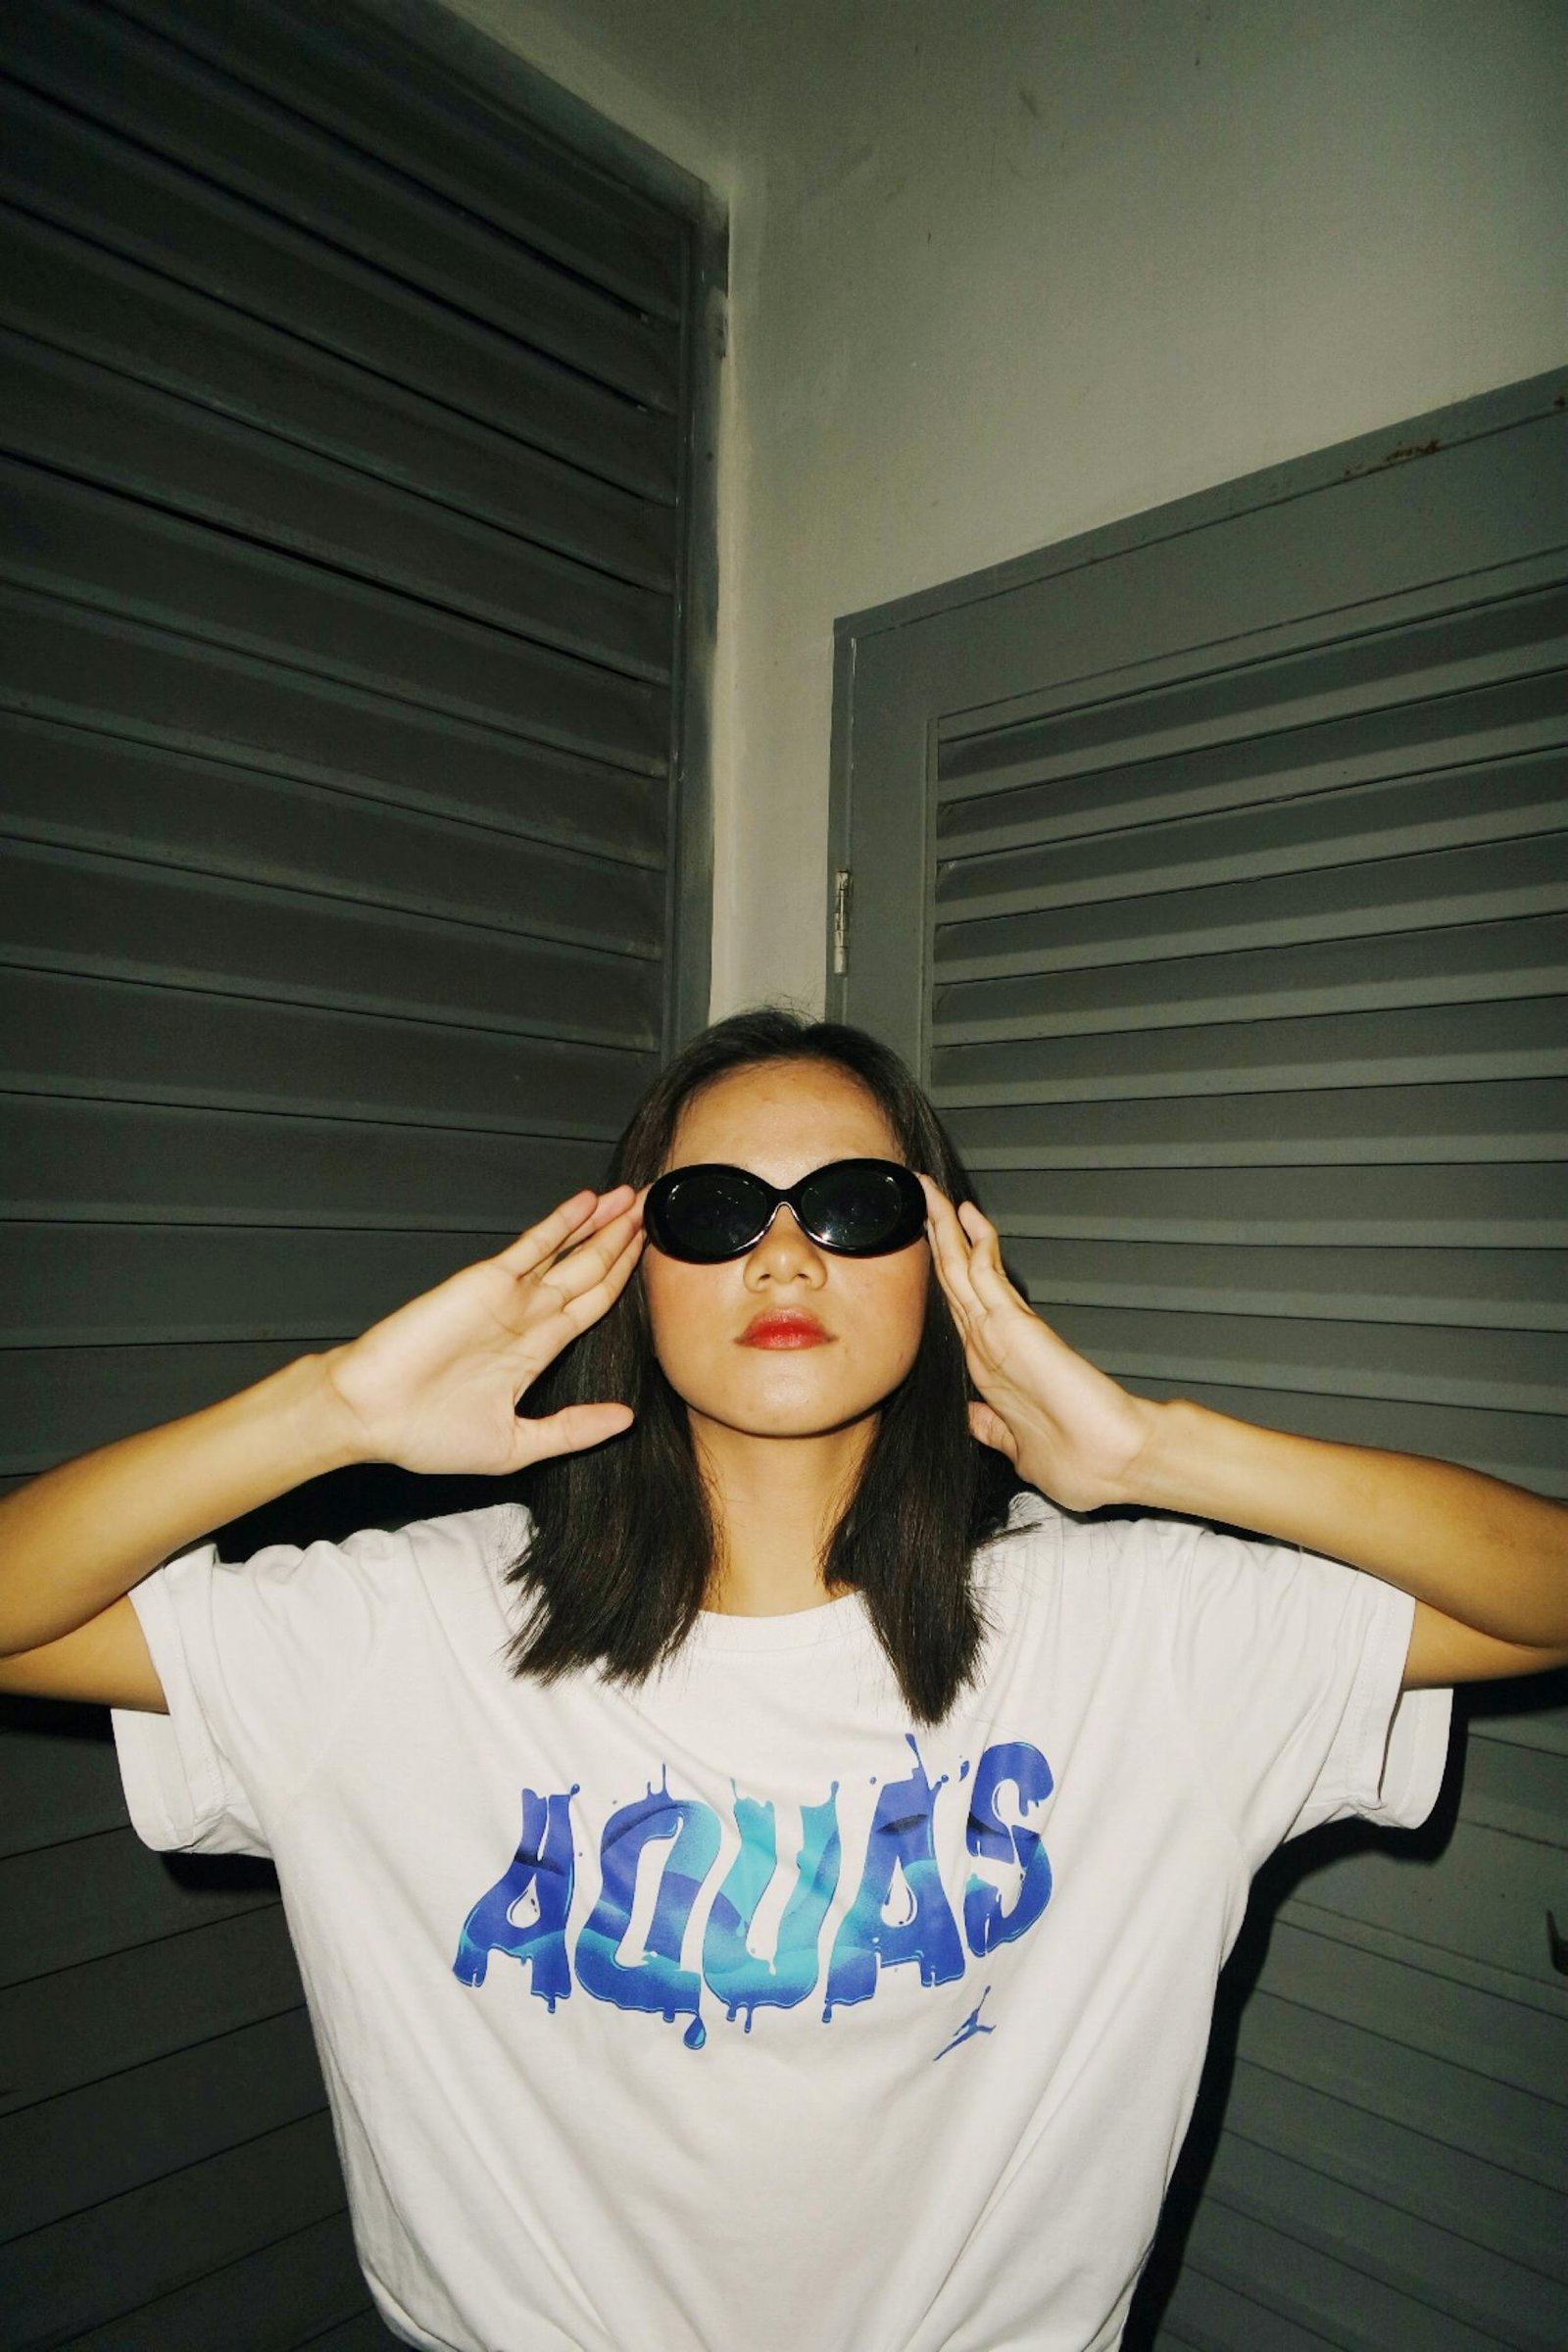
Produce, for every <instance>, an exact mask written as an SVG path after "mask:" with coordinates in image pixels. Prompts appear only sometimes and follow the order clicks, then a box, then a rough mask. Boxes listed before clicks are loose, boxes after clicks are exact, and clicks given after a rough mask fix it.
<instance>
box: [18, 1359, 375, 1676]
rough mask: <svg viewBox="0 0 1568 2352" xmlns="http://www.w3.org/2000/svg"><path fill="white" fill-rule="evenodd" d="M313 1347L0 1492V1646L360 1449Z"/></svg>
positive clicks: (72, 1623) (55, 1634) (126, 1584)
mask: <svg viewBox="0 0 1568 2352" xmlns="http://www.w3.org/2000/svg"><path fill="white" fill-rule="evenodd" d="M324 1361H325V1359H324V1357H323V1356H320V1355H304V1356H300V1357H298V1358H296V1360H295V1361H294V1362H293V1363H289V1364H285V1365H283V1367H282V1368H281V1370H279V1371H277V1372H273V1373H270V1374H269V1375H268V1377H267V1378H266V1379H265V1380H260V1381H257V1382H256V1383H255V1385H254V1386H253V1387H251V1388H248V1389H241V1390H240V1391H239V1392H238V1393H237V1395H235V1396H232V1397H223V1398H221V1400H220V1401H219V1402H218V1403H217V1404H211V1405H206V1406H204V1407H203V1408H202V1410H201V1411H200V1412H195V1413H187V1414H185V1415H184V1416H183V1417H182V1418H181V1419H179V1420H177V1421H166V1422H162V1423H160V1424H159V1426H158V1427H157V1428H154V1429H145V1430H140V1431H138V1432H137V1433H136V1435H135V1436H133V1437H128V1438H121V1439H118V1440H117V1441H116V1442H115V1443H114V1444H113V1445H109V1446H98V1447H96V1448H95V1449H94V1450H93V1451H92V1452H91V1453H83V1454H77V1455H76V1456H75V1457H74V1458H73V1460H71V1461H69V1462H61V1463H60V1464H58V1466H57V1467H56V1468H54V1469H53V1470H46V1471H44V1472H43V1473H42V1474H41V1475H40V1476H39V1477H37V1478H34V1479H30V1480H29V1481H28V1482H27V1484H26V1485H25V1486H23V1487H19V1488H17V1489H16V1491H15V1492H14V1493H13V1494H10V1495H5V1496H4V1497H0V1655H7V1656H9V1655H12V1654H14V1653H15V1652H17V1651H20V1650H27V1649H33V1648H36V1647H37V1646H38V1645H39V1644H40V1643H43V1642H54V1641H57V1640H58V1639H59V1638H60V1636H61V1635H63V1634H69V1633H72V1632H73V1631H74V1630H75V1628H76V1627H77V1626H80V1625H85V1624H86V1623H87V1622H88V1620H89V1619H90V1618H93V1617H96V1616H97V1615H98V1613H99V1611H100V1610H102V1609H106V1608H108V1607H109V1605H110V1603H111V1602H112V1601H115V1600H118V1599H119V1598H120V1596H121V1594H122V1593H128V1592H129V1591H130V1588H131V1587H132V1585H135V1584H139V1583H140V1581H141V1579H142V1578H143V1577H144V1576H145V1575H147V1574H148V1572H149V1571H150V1570H151V1569H153V1568H156V1567H157V1566H158V1564H159V1562H160V1561H162V1560H166V1559H168V1558H169V1557H170V1555H171V1554H172V1552H176V1551H178V1550H180V1549H181V1548H182V1546H184V1545H185V1544H190V1543H193V1542H195V1541H196V1540H197V1539H198V1538H199V1537H201V1536H204V1535H206V1534H208V1533H209V1532H210V1531H211V1530H212V1529H213V1528H216V1527H221V1526H223V1525H224V1524H225V1523H226V1522H227V1521H228V1520H230V1519H236V1518H238V1517H239V1516H240V1514H241V1513H242V1512H244V1511H249V1510H254V1509H255V1508H256V1507H257V1505H258V1504H260V1503H263V1502H269V1501H270V1500H271V1498H272V1496H273V1495H282V1494H286V1493H287V1491H288V1490H289V1489H290V1488H291V1487H297V1486H300V1485H302V1484H303V1483H304V1481H305V1480H306V1479H309V1478H317V1477H319V1476H320V1475H321V1474H322V1473H323V1472H325V1471H328V1470H336V1469H341V1468H343V1467H344V1466H346V1465H347V1464H348V1463H350V1462H352V1461H355V1460H358V1459H361V1458H363V1457H362V1455H361V1454H360V1453H359V1452H358V1451H357V1450H356V1449H355V1446H354V1443H353V1434H352V1425H351V1423H350V1421H349V1418H348V1416H346V1415H345V1414H344V1412H343V1409H342V1406H341V1403H340V1401H339V1400H338V1399H337V1398H336V1397H335V1396H334V1394H333V1392H332V1390H331V1388H330V1386H329V1384H328V1383H327V1382H326V1381H325V1380H324V1378H323V1372H322V1367H323V1364H324Z"/></svg>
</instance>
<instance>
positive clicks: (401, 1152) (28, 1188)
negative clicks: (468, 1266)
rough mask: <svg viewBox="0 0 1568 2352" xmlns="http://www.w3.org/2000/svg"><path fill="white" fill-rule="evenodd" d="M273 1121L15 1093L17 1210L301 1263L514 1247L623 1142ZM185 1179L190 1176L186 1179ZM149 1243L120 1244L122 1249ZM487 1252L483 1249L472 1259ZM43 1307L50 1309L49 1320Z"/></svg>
mask: <svg viewBox="0 0 1568 2352" xmlns="http://www.w3.org/2000/svg"><path fill="white" fill-rule="evenodd" d="M526 1115H527V1106H526V1105H523V1106H522V1107H521V1110H520V1112H519V1124H518V1125H516V1126H515V1127H513V1128H510V1129H509V1128H507V1127H506V1126H504V1125H501V1124H499V1123H497V1124H496V1125H494V1126H492V1127H490V1128H488V1129H473V1128H461V1127H458V1126H456V1125H453V1124H443V1125H441V1126H438V1127H431V1126H427V1125H419V1126H418V1127H417V1129H416V1130H415V1131H414V1133H413V1134H412V1135H411V1132H410V1129H409V1127H408V1126H406V1125H394V1124H390V1123H386V1124H378V1123H376V1122H374V1121H371V1120H352V1121H351V1120H347V1119H342V1118H336V1117H334V1116H332V1115H331V1114H330V1113H324V1114H323V1115H321V1116H319V1117H316V1116H310V1115H303V1116H302V1115H294V1116H287V1115H281V1114H279V1115H275V1116H271V1115H268V1114H266V1113H262V1112H254V1111H232V1110H222V1109H220V1108H219V1107H217V1106H216V1105H214V1104H197V1105H193V1106H191V1107H188V1108H179V1107H175V1106H168V1105H162V1104H157V1103H116V1102H113V1101H97V1102H94V1101H91V1100H73V1099H72V1098H71V1097H70V1096H68V1095H54V1096H51V1095H47V1094H39V1095H12V1096H10V1097H9V1098H8V1099H7V1101H6V1104H5V1118H6V1143H7V1150H6V1154H5V1161H4V1172H3V1179H0V1181H3V1183H4V1188H5V1193H6V1195H7V1208H8V1212H9V1213H10V1214H11V1215H12V1216H13V1217H16V1218H19V1219H24V1220H27V1221H29V1222H32V1221H37V1220H44V1221H49V1220H57V1221H60V1222H62V1223H67V1224H75V1223H80V1222H83V1221H85V1222H107V1221H114V1222H116V1223H118V1224H120V1225H121V1226H122V1227H125V1226H127V1225H129V1226H147V1225H152V1226H158V1225H172V1226H174V1227H176V1228H179V1229H180V1230H182V1231H183V1233H184V1234H185V1241H186V1246H187V1247H191V1246H194V1244H193V1239H192V1229H193V1228H195V1227H199V1226H216V1227H220V1228H221V1227H224V1226H235V1225H237V1226H244V1227H246V1228H247V1229H252V1230H254V1229H255V1228H258V1227H275V1228H277V1229H279V1230H280V1231H281V1232H282V1233H284V1234H293V1235H295V1236H297V1237H298V1241H299V1245H300V1248H301V1249H302V1250H305V1251H307V1252H309V1251H310V1250H312V1249H313V1248H314V1247H315V1245H314V1243H313V1242H312V1241H311V1239H310V1237H311V1236H312V1235H313V1234H315V1233H318V1232H326V1233H330V1234H340V1233H342V1232H343V1231H344V1230H345V1229H348V1230H350V1231H353V1232H357V1233H375V1232H384V1233H419V1232H423V1231H429V1232H439V1233H450V1234H472V1235H475V1236H478V1235H483V1234H487V1233H493V1232H496V1231H502V1230H505V1229H506V1228H507V1227H508V1226H509V1225H510V1226H511V1228H512V1231H513V1233H514V1234H515V1233H519V1232H521V1231H522V1230H523V1228H524V1227H525V1226H527V1225H531V1224H535V1223H537V1221H538V1220H539V1218H540V1217H542V1216H544V1215H545V1214H546V1212H547V1211H548V1210H550V1209H552V1208H554V1207H555V1205H556V1203H557V1202H558V1201H564V1200H566V1199H567V1198H568V1197H569V1195H571V1194H572V1193H574V1192H578V1191H580V1190H581V1188H582V1187H583V1186H584V1185H597V1183H598V1181H599V1178H600V1176H601V1174H602V1172H603V1166H604V1161H605V1158H606V1156H607V1147H608V1144H609V1142H610V1140H611V1137H612V1130H611V1128H610V1125H609V1122H608V1121H607V1122H606V1124H605V1128H604V1130H603V1133H602V1136H601V1137H599V1138H584V1139H580V1140H574V1139H570V1138H563V1137H558V1136H550V1135H540V1134H538V1133H536V1132H535V1131H533V1130H532V1129H530V1128H529V1127H528V1125H527V1124H526ZM171 1170H175V1171H177V1174H176V1175H174V1176H173V1177H172V1176H171ZM139 1246H140V1245H139V1243H138V1241H137V1240H136V1237H135V1236H134V1234H132V1233H128V1232H122V1236H121V1248H122V1250H123V1251H125V1252H127V1253H130V1252H134V1251H135V1250H137V1249H138V1248H139ZM474 1254H477V1251H475V1252H474ZM42 1311H43V1307H42V1302H40V1313H42Z"/></svg>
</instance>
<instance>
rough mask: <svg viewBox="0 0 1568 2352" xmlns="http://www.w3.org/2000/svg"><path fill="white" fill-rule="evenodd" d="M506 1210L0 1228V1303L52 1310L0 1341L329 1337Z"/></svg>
mask: <svg viewBox="0 0 1568 2352" xmlns="http://www.w3.org/2000/svg"><path fill="white" fill-rule="evenodd" d="M570 1189H571V1188H570V1187H569V1186H567V1187H563V1189H562V1192H561V1193H559V1194H558V1195H557V1196H556V1199H558V1200H559V1199H562V1198H564V1196H565V1193H566V1192H568V1191H569V1190H570ZM555 1204H556V1203H555V1201H554V1200H552V1201H546V1202H542V1203H541V1204H540V1207H539V1210H538V1212H537V1213H538V1214H540V1215H542V1214H543V1213H544V1211H545V1210H546V1209H547V1208H553V1207H554V1206H555ZM512 1205H513V1206H514V1209H515V1215H514V1217H513V1218H510V1219H509V1220H508V1221H507V1222H506V1223H505V1224H502V1223H501V1222H500V1221H499V1220H498V1221H497V1222H496V1223H495V1224H494V1225H493V1226H492V1227H491V1229H490V1230H489V1231H488V1232H479V1233H453V1232H452V1231H451V1230H450V1229H441V1230H431V1231H430V1232H428V1233H409V1232H406V1231H404V1232H396V1231H394V1232H383V1233H359V1232H356V1231H355V1230H354V1229H353V1228H352V1227H351V1226H349V1225H348V1224H347V1223H346V1222H345V1223H344V1224H343V1225H341V1226H338V1227H335V1228H321V1229H319V1230H317V1231H315V1232H309V1233H300V1232H293V1231H290V1230H289V1229H288V1228H286V1227H276V1226H274V1227H266V1226H263V1227H261V1228H259V1229H254V1228H249V1227H243V1226H241V1227H236V1226H217V1227H213V1226H205V1227H204V1226H196V1227H190V1226H180V1225H176V1224H173V1223H172V1222H170V1223H167V1224H162V1225H147V1226H140V1227H137V1228H134V1229H133V1230H132V1231H130V1232H128V1233H127V1232H126V1231H125V1229H124V1228H123V1226H117V1225H113V1224H102V1225H86V1224H74V1223H73V1224H67V1223H61V1224H58V1225H46V1224H38V1225H27V1226H18V1227H16V1228H14V1229H13V1230H12V1231H10V1232H9V1233H4V1234H0V1297H5V1298H8V1299H22V1298H36V1299H43V1300H44V1301H46V1305H45V1307H44V1308H43V1309H42V1310H40V1311H39V1313H38V1314H36V1315H35V1316H34V1317H33V1318H32V1319H31V1321H30V1322H29V1323H28V1325H27V1326H26V1327H25V1330H19V1331H16V1332H7V1331H5V1330H4V1329H0V1346H13V1347H14V1346H17V1345H18V1344H19V1343H24V1342H25V1345H26V1346H28V1347H29V1348H80V1347H101V1346H118V1345H127V1346H136V1347H144V1348H145V1347H154V1346H158V1347H189V1346H201V1345H206V1344H208V1343H211V1342H214V1341H228V1342H234V1343H240V1342H243V1341H245V1340H247V1339H250V1338H252V1337H253V1336H255V1335H256V1334H257V1333H263V1334H265V1335H267V1336H268V1337H274V1336H275V1337H280V1338H284V1339H290V1340H293V1341H295V1342H297V1343H298V1344H299V1345H300V1346H301V1347H304V1346H309V1345H311V1344H313V1343H314V1342H316V1341H317V1340H326V1341H331V1340H334V1339H337V1338H340V1337H341V1336H342V1335H343V1334H344V1333H345V1332H349V1333H352V1332H357V1331H364V1330H366V1329H367V1328H368V1325H370V1324H371V1323H376V1322H379V1321H380V1319H381V1317H382V1316H383V1315H389V1314H391V1313H392V1311H393V1309H394V1308H395V1307H399V1306H401V1305H402V1304H403V1302H404V1300H405V1299H413V1298H416V1297H417V1296H418V1295H419V1293H420V1292H422V1291H427V1290H432V1289H433V1288H434V1287H435V1285H436V1284H437V1283H438V1282H445V1280H446V1279H447V1277H448V1275H450V1274H456V1273H457V1272H458V1270H459V1268H460V1267H462V1266H466V1265H468V1264H470V1263H471V1262H472V1261H473V1259H475V1258H477V1257H481V1256H490V1255H493V1254H494V1252H495V1251H496V1250H502V1249H504V1248H505V1247H506V1245H507V1244H508V1243H509V1242H511V1241H515V1238H516V1236H517V1233H518V1232H519V1231H520V1230H521V1228H522V1226H523V1225H524V1224H525V1223H526V1222H528V1221H529V1220H528V1211H527V1208H526V1207H525V1206H523V1205H522V1204H521V1203H520V1202H518V1201H514V1203H513V1204H512ZM11 1282H14V1283H15V1284H16V1285H17V1286H18V1287H14V1288H13V1287H7V1286H8V1284H9V1283H11ZM24 1285H25V1286H27V1287H25V1288H24V1287H21V1286H24ZM34 1285H35V1286H36V1288H34V1287H32V1286H34ZM175 1301H178V1303H177V1304H175V1303H174V1302H175ZM99 1826H101V1825H99Z"/></svg>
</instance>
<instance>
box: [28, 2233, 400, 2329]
mask: <svg viewBox="0 0 1568 2352" xmlns="http://www.w3.org/2000/svg"><path fill="white" fill-rule="evenodd" d="M365 2297H366V2287H365V2278H364V2274H363V2272H362V2271H361V2269H360V2265H359V2261H358V2258H357V2257H356V2254H355V2251H354V2239H353V2235H352V2233H351V2231H350V2229H349V2219H348V2215H347V2214H346V2213H342V2212H336V2213H331V2214H328V2215H327V2216H326V2218H325V2219H324V2220H322V2221H319V2222H313V2223H311V2224H309V2225H308V2226H307V2227H306V2228H305V2229H291V2230H288V2231H287V2232H285V2234H284V2235H283V2236H281V2237H279V2238H277V2239H275V2240H274V2241H273V2242H272V2243H271V2244H270V2245H265V2246H263V2247H262V2248H261V2249H260V2250H259V2251H258V2252H257V2253H254V2254H247V2255H242V2256H241V2257H240V2258H239V2259H238V2260H237V2261H234V2262H230V2263H226V2264H225V2265H224V2266H223V2267H222V2269H221V2270H220V2271H218V2272H216V2273H215V2274H214V2275H213V2276H212V2277H210V2278H198V2279H196V2280H195V2281H194V2282H193V2283H192V2284H191V2285H189V2286H184V2287H178V2288H175V2289H174V2290H173V2291H172V2292H171V2293H169V2294H165V2295H159V2296H157V2297H155V2298H154V2300H152V2301H151V2302H148V2303H144V2304H141V2305H140V2306H139V2307H138V2308H137V2309H136V2310H134V2311H123V2312H118V2313H117V2314H116V2316H115V2317H114V2318H113V2319H112V2320H110V2321H107V2322H106V2323H105V2325H104V2326H103V2327H94V2328H93V2329H91V2330H90V2332H89V2333H88V2334H86V2335H76V2336H73V2337H72V2338H71V2340H70V2342H69V2343H67V2344H62V2345H61V2346H60V2348H59V2352H213V2346H214V2345H215V2344H221V2345H222V2347H223V2352H306V2347H307V2346H309V2347H310V2352H326V2348H327V2347H336V2348H340V2352H397V2344H396V2339H395V2338H394V2337H393V2336H390V2335H388V2334H387V2332H386V2330H385V2329H384V2328H383V2327H381V2325H380V2322H379V2321H378V2320H377V2319H376V2318H375V2317H374V2315H373V2314H371V2313H368V2312H366V2311H365V2310H364V2309H363V2306H364V2303H365ZM356 2310H357V2316H356V2317H355V2318H352V2319H348V2320H343V2321H341V2322H339V2323H338V2324H337V2325H333V2322H334V2320H335V2318H336V2315H337V2314H338V2313H340V2312H343V2311H356ZM323 2328H324V2329H325V2330H326V2332H324V2333H323V2332H319V2330H321V2329H323Z"/></svg>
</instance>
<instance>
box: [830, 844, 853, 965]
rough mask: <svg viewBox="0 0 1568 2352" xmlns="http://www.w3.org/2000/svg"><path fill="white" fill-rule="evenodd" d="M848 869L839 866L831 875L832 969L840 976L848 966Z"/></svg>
mask: <svg viewBox="0 0 1568 2352" xmlns="http://www.w3.org/2000/svg"><path fill="white" fill-rule="evenodd" d="M852 887H853V885H852V879H851V875H850V869H849V867H848V866H847V865H843V866H840V868H839V870H838V872H837V873H836V874H835V875H834V877H833V971H834V975H835V977H840V976H842V974H844V973H845V972H847V971H848V970H849V968H850V893H851V889H852Z"/></svg>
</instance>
